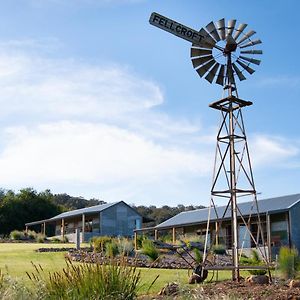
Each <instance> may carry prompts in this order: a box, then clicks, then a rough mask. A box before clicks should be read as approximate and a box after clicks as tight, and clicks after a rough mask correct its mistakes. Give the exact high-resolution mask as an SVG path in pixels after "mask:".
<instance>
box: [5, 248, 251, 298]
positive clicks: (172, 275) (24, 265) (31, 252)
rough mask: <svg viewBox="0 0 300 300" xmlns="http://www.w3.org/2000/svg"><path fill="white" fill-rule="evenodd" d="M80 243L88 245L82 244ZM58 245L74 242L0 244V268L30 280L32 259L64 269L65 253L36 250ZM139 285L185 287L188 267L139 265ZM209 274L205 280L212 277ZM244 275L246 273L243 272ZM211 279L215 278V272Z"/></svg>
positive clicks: (222, 274)
mask: <svg viewBox="0 0 300 300" xmlns="http://www.w3.org/2000/svg"><path fill="white" fill-rule="evenodd" d="M83 246H88V244H85V245H83ZM47 247H53V248H56V247H57V248H60V247H68V248H69V247H75V245H74V244H37V243H0V269H1V270H2V272H3V273H4V274H5V273H8V275H10V276H12V277H16V278H22V279H23V280H25V282H27V283H29V282H30V280H29V279H28V277H27V275H26V271H27V272H29V273H31V272H32V271H33V266H32V264H31V262H33V263H34V264H36V265H38V264H40V265H41V266H42V268H43V269H44V270H45V271H46V272H47V273H48V272H55V271H60V270H62V268H65V266H66V263H65V258H64V255H65V252H57V253H55V252H45V253H38V252H35V250H36V249H38V248H47ZM140 270H141V284H140V287H139V294H145V293H147V292H148V288H149V286H150V285H151V283H152V282H153V281H154V280H155V279H156V277H157V276H158V275H159V276H158V278H157V280H156V281H155V283H154V285H153V286H152V287H151V288H150V290H149V293H150V294H156V293H157V292H158V291H159V290H160V289H161V288H162V287H163V286H164V285H165V284H166V283H168V282H177V283H179V284H180V285H181V286H184V285H186V284H187V282H188V278H189V274H190V273H191V271H190V272H189V273H188V270H171V269H155V268H153V269H146V268H141V269H140ZM211 276H212V275H211V273H209V275H208V279H210V278H211ZM242 276H244V274H242ZM246 276H247V275H246ZM230 278H231V272H230V271H220V272H219V276H218V280H224V279H230ZM213 280H216V275H215V277H214V279H213Z"/></svg>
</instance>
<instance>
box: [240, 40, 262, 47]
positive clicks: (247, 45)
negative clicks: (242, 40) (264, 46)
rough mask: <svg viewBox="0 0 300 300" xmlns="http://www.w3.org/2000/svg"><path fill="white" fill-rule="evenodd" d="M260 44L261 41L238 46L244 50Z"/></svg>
mask: <svg viewBox="0 0 300 300" xmlns="http://www.w3.org/2000/svg"><path fill="white" fill-rule="evenodd" d="M261 43H262V41H261V40H254V41H250V42H249V43H247V44H243V45H240V48H246V47H249V46H254V45H257V44H261Z"/></svg>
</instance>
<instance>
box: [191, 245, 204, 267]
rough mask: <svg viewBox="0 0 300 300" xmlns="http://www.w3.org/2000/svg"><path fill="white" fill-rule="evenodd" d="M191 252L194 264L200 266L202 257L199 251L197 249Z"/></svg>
mask: <svg viewBox="0 0 300 300" xmlns="http://www.w3.org/2000/svg"><path fill="white" fill-rule="evenodd" d="M193 252H194V254H195V260H196V263H197V264H201V263H202V260H203V255H202V253H201V251H200V250H199V249H197V248H194V250H193Z"/></svg>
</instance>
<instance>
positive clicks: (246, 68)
mask: <svg viewBox="0 0 300 300" xmlns="http://www.w3.org/2000/svg"><path fill="white" fill-rule="evenodd" d="M236 62H237V63H238V64H239V65H240V66H241V67H242V68H244V69H245V70H246V71H247V72H248V73H249V74H253V73H254V72H255V71H254V70H253V69H251V68H250V67H249V66H247V65H246V64H244V63H243V62H242V61H240V60H239V59H238V60H237V61H236Z"/></svg>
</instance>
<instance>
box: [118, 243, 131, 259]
mask: <svg viewBox="0 0 300 300" xmlns="http://www.w3.org/2000/svg"><path fill="white" fill-rule="evenodd" d="M118 248H119V253H121V254H123V255H126V256H128V255H130V254H131V253H132V252H133V249H134V246H133V242H132V241H131V240H128V239H120V240H119V243H118Z"/></svg>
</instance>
